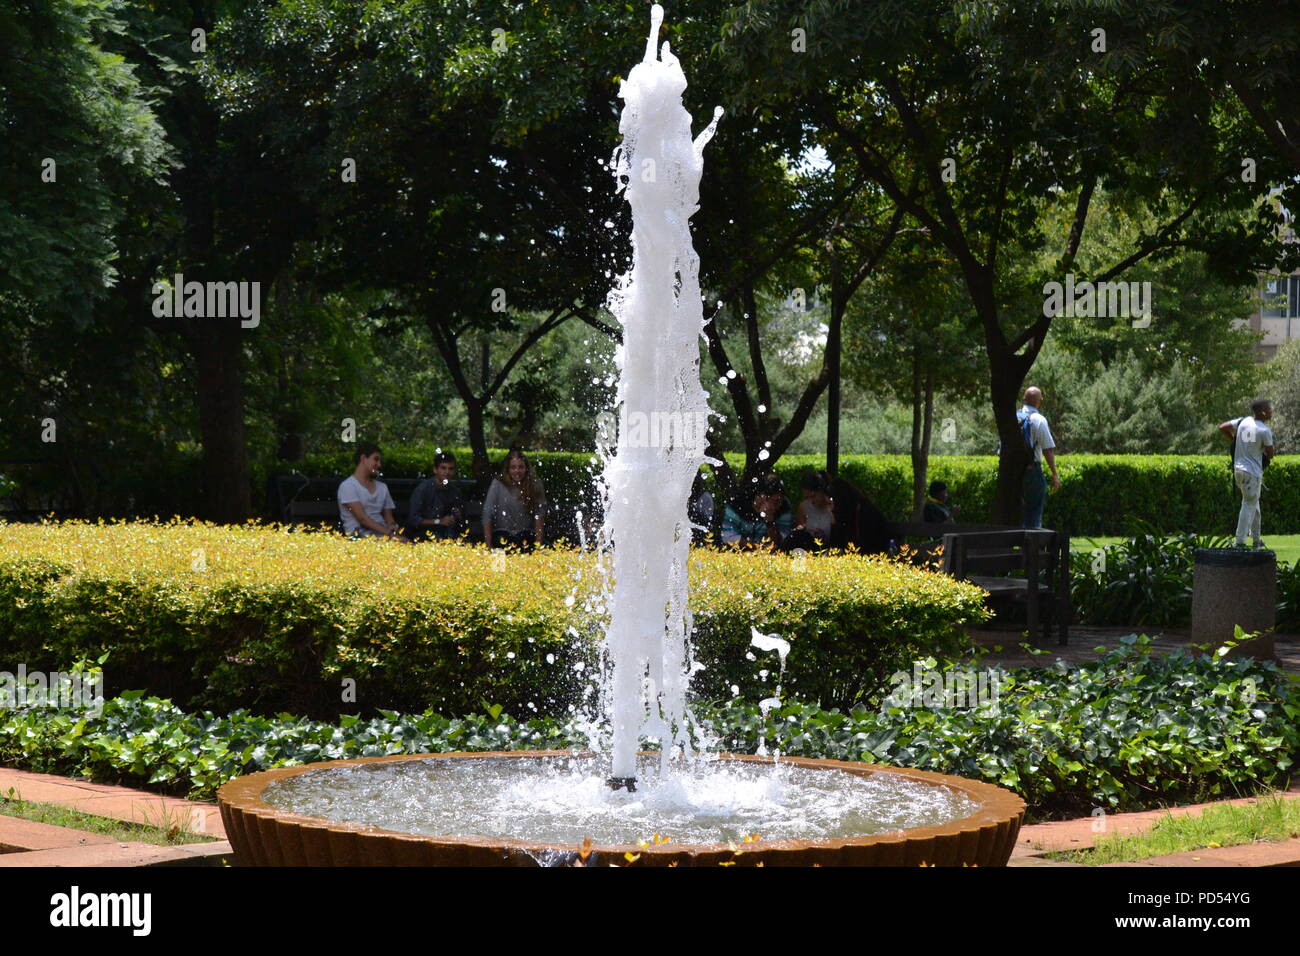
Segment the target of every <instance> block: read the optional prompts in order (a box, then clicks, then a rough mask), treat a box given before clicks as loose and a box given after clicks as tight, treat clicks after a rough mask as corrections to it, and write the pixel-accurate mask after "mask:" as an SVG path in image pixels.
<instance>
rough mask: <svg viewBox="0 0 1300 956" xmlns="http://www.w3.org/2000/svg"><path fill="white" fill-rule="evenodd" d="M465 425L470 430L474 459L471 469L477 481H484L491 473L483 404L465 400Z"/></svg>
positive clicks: (471, 449) (470, 444)
mask: <svg viewBox="0 0 1300 956" xmlns="http://www.w3.org/2000/svg"><path fill="white" fill-rule="evenodd" d="M465 424H466V427H467V428H468V430H469V447H470V453H471V456H472V458H473V463H472V464H471V465H470V468H471V470H472V472H473V474H474V477H475V479H477V480H479V481H482V480H483V479H485V478H486V477H487V476H488V472H489V471H491V468H492V464H491V462H489V461H488V451H487V432H486V430H485V429H484V427H483V403H482V402H480V401H478V400H477V399H473V398H466V399H465Z"/></svg>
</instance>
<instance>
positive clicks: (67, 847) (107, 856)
mask: <svg viewBox="0 0 1300 956" xmlns="http://www.w3.org/2000/svg"><path fill="white" fill-rule="evenodd" d="M10 790H12V791H13V795H14V796H16V797H19V798H21V799H23V800H30V801H32V802H33V803H51V804H55V805H56V806H61V807H68V808H70V809H73V810H80V811H81V812H83V813H90V814H94V815H95V816H101V817H109V818H111V819H114V820H122V821H125V822H127V823H147V824H151V825H153V826H170V825H172V824H179V825H181V826H182V827H184V828H185V829H187V830H190V831H191V832H196V833H206V834H208V835H209V836H215V837H225V835H226V831H225V828H224V827H223V826H222V823H221V815H220V812H219V811H218V809H217V806H216V805H215V804H211V803H196V802H194V801H191V800H181V799H179V798H177V797H163V796H159V795H158V794H156V793H147V792H145V791H142V790H132V789H130V788H128V787H115V786H110V785H108V784H102V783H90V782H89V781H86V780H73V779H69V778H67V777H58V776H54V775H53V774H46V773H32V772H31V771H28V770H12V769H9V768H5V767H0V795H8V794H9V792H10ZM230 856H231V848H230V843H229V842H228V841H226V840H224V839H219V840H217V841H215V842H212V843H188V844H184V845H181V846H154V845H152V844H149V843H137V842H134V841H128V842H122V841H120V840H115V839H113V838H112V837H109V836H105V835H104V834H101V833H87V832H84V831H81V830H75V829H72V828H70V827H59V826H51V825H50V824H47V823H34V822H32V821H31V820H20V819H18V818H17V817H6V816H0V868H3V867H22V866H195V865H200V864H211V863H220V862H222V861H223V860H226V859H228V858H229V857H230Z"/></svg>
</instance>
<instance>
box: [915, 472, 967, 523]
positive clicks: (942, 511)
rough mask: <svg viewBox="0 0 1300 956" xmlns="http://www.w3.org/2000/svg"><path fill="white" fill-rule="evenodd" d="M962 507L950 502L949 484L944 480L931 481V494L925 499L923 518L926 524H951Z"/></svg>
mask: <svg viewBox="0 0 1300 956" xmlns="http://www.w3.org/2000/svg"><path fill="white" fill-rule="evenodd" d="M959 511H961V507H960V506H957V507H954V506H952V505H950V504H948V486H947V485H946V484H944V483H943V482H942V481H932V482H930V494H929V497H928V498H926V499H925V510H924V512H923V513H922V515H921V520H922V521H924V522H925V523H926V524H951V523H952V522H953V521H955V520H956V518H957V512H959Z"/></svg>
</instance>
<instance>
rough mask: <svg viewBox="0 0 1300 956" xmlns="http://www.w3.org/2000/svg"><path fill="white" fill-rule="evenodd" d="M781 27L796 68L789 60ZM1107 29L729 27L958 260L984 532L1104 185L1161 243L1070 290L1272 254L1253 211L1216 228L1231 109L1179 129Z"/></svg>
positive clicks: (884, 23)
mask: <svg viewBox="0 0 1300 956" xmlns="http://www.w3.org/2000/svg"><path fill="white" fill-rule="evenodd" d="M1123 12H1125V13H1127V12H1129V9H1128V8H1125V9H1124V11H1123ZM796 24H797V25H798V26H799V27H800V28H802V29H805V30H806V32H807V37H808V51H809V52H808V55H806V56H792V55H791V52H790V49H789V45H788V42H787V40H788V36H789V29H788V28H789V27H792V26H794V25H796ZM1117 25H1118V26H1120V27H1121V29H1114V28H1115V27H1116V26H1117ZM1122 26H1123V21H1122V20H1121V19H1120V18H1119V15H1118V14H1117V13H1115V12H1114V11H1111V10H1109V9H1107V10H1100V11H1099V10H1096V9H1094V8H1091V7H1089V8H1073V7H1062V6H1060V5H1058V4H1053V3H1048V2H1045V0H1044V2H1032V3H1028V4H1018V5H1017V6H1016V7H1015V8H1014V9H1012V8H1007V7H1002V6H999V5H993V4H968V3H915V2H905V0H894V2H881V3H874V4H857V3H850V2H817V3H809V2H799V0H751V2H749V3H745V4H743V5H740V6H739V7H737V8H736V11H735V13H734V15H733V18H732V22H731V24H730V25H729V27H728V35H727V38H726V41H725V43H726V45H727V47H728V49H729V51H730V52H731V53H732V55H733V57H734V59H735V62H736V63H737V65H738V68H740V69H743V70H744V71H745V72H746V73H747V75H748V76H749V78H750V80H751V83H750V87H751V88H754V89H756V90H758V91H760V92H759V94H757V95H764V96H767V97H771V98H775V100H776V101H778V102H781V103H784V104H785V108H786V109H788V110H796V109H800V108H806V109H809V110H810V111H812V112H813V114H814V121H815V123H816V124H817V126H818V127H819V129H820V131H821V132H822V134H824V135H827V136H833V137H835V138H836V139H837V140H839V141H841V142H843V143H844V144H845V146H846V147H847V149H848V150H849V151H851V153H852V155H853V157H854V160H855V162H856V163H857V166H858V168H859V169H860V170H861V171H862V172H863V173H864V174H865V175H866V176H868V177H869V178H870V179H871V180H872V181H873V182H875V183H877V184H878V185H879V186H880V187H881V188H882V189H883V190H884V191H885V193H886V194H887V195H888V196H889V198H890V199H892V200H893V201H894V202H895V203H897V204H898V205H899V207H900V208H901V209H903V210H904V211H905V212H906V214H907V215H908V217H909V218H910V220H911V224H912V225H916V226H919V227H923V228H925V229H926V230H928V232H929V234H930V235H931V236H932V237H933V238H934V239H935V241H937V242H939V243H940V244H942V246H943V247H944V248H945V249H946V250H947V252H948V254H949V255H951V257H952V258H953V260H954V261H955V262H956V263H957V267H958V269H959V270H960V272H961V275H962V277H963V281H964V284H965V287H966V292H967V294H968V296H969V298H970V302H971V305H972V307H973V309H974V311H975V314H976V315H977V316H978V318H979V320H980V323H981V326H982V330H983V338H984V347H985V351H986V354H987V359H988V372H989V400H990V404H991V407H992V410H993V414H994V420H995V422H996V425H997V430H998V435H999V438H1000V440H1001V454H1000V458H999V465H998V486H997V494H996V499H995V519H996V520H999V521H1004V522H1012V521H1014V520H1016V516H1017V514H1018V513H1019V510H1020V505H1019V497H1020V484H1021V478H1022V475H1023V472H1024V468H1025V466H1026V464H1027V463H1028V451H1027V450H1026V449H1025V447H1024V443H1023V441H1021V440H1020V436H1019V428H1018V424H1017V421H1016V409H1017V406H1018V400H1019V397H1020V391H1021V387H1022V385H1023V384H1024V380H1025V376H1026V374H1027V373H1028V371H1029V369H1030V368H1031V367H1032V365H1033V362H1034V358H1035V357H1036V356H1037V354H1038V352H1039V350H1041V348H1042V347H1043V344H1044V342H1045V341H1046V338H1047V334H1048V331H1049V330H1050V328H1051V326H1052V321H1053V318H1054V316H1053V315H1052V314H1051V312H1050V310H1049V309H1047V308H1045V307H1044V305H1045V303H1044V293H1043V289H1044V286H1045V283H1046V282H1047V281H1050V280H1053V279H1057V280H1060V279H1064V278H1065V277H1066V276H1067V275H1070V274H1073V273H1074V271H1075V269H1076V267H1077V257H1078V253H1079V248H1080V243H1081V242H1082V240H1083V238H1084V236H1085V235H1086V233H1087V232H1088V230H1089V228H1090V227H1091V226H1092V225H1094V224H1095V221H1096V219H1095V216H1094V215H1093V210H1092V201H1093V198H1094V196H1095V195H1096V193H1097V191H1098V189H1099V188H1103V187H1104V188H1108V189H1110V190H1111V191H1114V192H1123V193H1125V194H1126V195H1131V196H1135V197H1140V198H1142V199H1143V200H1144V201H1145V202H1147V204H1148V205H1149V207H1150V209H1151V210H1152V211H1153V213H1154V214H1155V215H1156V216H1157V221H1158V226H1157V227H1156V228H1155V229H1154V230H1152V231H1150V232H1143V233H1142V234H1141V235H1140V236H1139V237H1137V238H1136V240H1135V241H1133V242H1132V243H1130V244H1129V245H1127V246H1125V247H1123V248H1119V249H1115V250H1112V255H1111V257H1110V259H1109V260H1108V261H1107V262H1106V263H1105V264H1104V265H1101V266H1099V267H1097V269H1096V271H1093V272H1089V273H1087V274H1085V275H1081V276H1078V278H1079V279H1081V280H1087V281H1089V282H1092V283H1102V282H1110V281H1113V280H1117V279H1118V278H1120V277H1121V276H1125V275H1126V274H1127V272H1128V270H1130V269H1131V268H1132V267H1133V266H1134V265H1136V264H1137V263H1140V262H1142V261H1143V260H1145V259H1147V258H1148V257H1150V256H1152V255H1153V254H1156V253H1159V252H1162V251H1164V250H1168V249H1173V248H1195V249H1201V250H1202V251H1204V252H1206V253H1208V254H1212V255H1213V257H1214V259H1215V262H1216V265H1217V267H1218V268H1219V269H1220V270H1221V271H1222V272H1224V273H1233V274H1235V275H1236V276H1238V277H1239V278H1242V279H1244V278H1245V276H1247V275H1248V274H1249V273H1250V271H1252V269H1253V268H1255V267H1256V266H1257V265H1258V264H1259V263H1261V262H1267V261H1268V260H1269V259H1271V258H1275V257H1276V255H1277V236H1276V227H1277V225H1278V223H1277V220H1276V218H1275V217H1270V216H1269V215H1268V213H1267V211H1266V210H1265V209H1264V208H1263V207H1262V206H1261V207H1260V210H1261V212H1260V215H1259V217H1258V218H1257V219H1256V220H1254V221H1252V222H1251V223H1250V225H1249V226H1248V227H1245V228H1242V227H1241V226H1240V225H1239V221H1237V220H1234V221H1233V222H1232V224H1231V225H1230V226H1229V227H1227V228H1220V227H1219V225H1220V224H1219V223H1218V222H1217V221H1216V216H1218V215H1220V214H1221V212H1222V211H1223V210H1225V209H1243V208H1249V207H1252V206H1253V205H1255V204H1256V202H1257V200H1258V198H1259V196H1260V193H1259V190H1258V188H1256V187H1249V188H1245V185H1246V184H1243V183H1242V182H1241V180H1240V178H1239V177H1238V173H1239V172H1240V168H1241V166H1240V162H1239V157H1240V155H1241V153H1240V147H1241V146H1242V143H1243V139H1242V138H1241V134H1240V131H1239V128H1238V127H1235V126H1229V128H1227V130H1226V132H1225V129H1224V128H1223V126H1222V124H1219V123H1218V120H1219V119H1220V118H1221V114H1222V111H1223V110H1224V109H1227V108H1228V107H1227V106H1225V104H1223V103H1222V102H1218V101H1214V100H1211V101H1210V102H1209V103H1208V104H1207V105H1208V110H1207V112H1206V113H1205V114H1204V115H1200V116H1199V117H1198V119H1199V122H1198V124H1197V125H1188V116H1187V114H1186V112H1185V111H1183V110H1181V109H1179V110H1178V111H1175V110H1173V109H1172V107H1171V106H1170V102H1169V101H1170V100H1171V99H1173V98H1174V97H1175V92H1174V91H1171V90H1168V89H1163V88H1160V87H1159V86H1158V85H1155V87H1154V88H1153V86H1152V84H1148V83H1147V82H1146V78H1145V71H1146V70H1147V68H1148V67H1149V66H1150V65H1151V61H1152V59H1153V53H1152V50H1151V49H1150V47H1149V41H1148V38H1147V37H1146V36H1145V35H1144V34H1143V33H1142V32H1140V31H1133V30H1128V31H1125V30H1123V29H1122ZM1107 27H1110V28H1111V29H1110V30H1109V31H1108V32H1104V33H1103V34H1101V35H1099V34H1097V33H1096V32H1095V31H1097V30H1102V31H1106V28H1107ZM827 91H830V93H831V94H832V96H831V97H829V98H828V97H827V96H826V95H825V94H826V92H827ZM1203 105H1205V104H1203ZM1171 167H1172V170H1176V173H1177V174H1176V175H1171ZM1062 207H1064V208H1068V209H1070V210H1071V213H1070V219H1069V222H1070V225H1069V230H1068V233H1067V234H1066V236H1065V237H1064V240H1063V242H1062V244H1061V246H1060V247H1059V253H1058V255H1057V257H1056V259H1055V262H1054V263H1053V265H1052V267H1051V268H1050V269H1048V270H1044V271H1043V272H1040V273H1039V274H1037V275H1032V274H1024V273H1021V272H1018V271H1017V270H1016V268H1015V267H1014V263H1015V262H1016V260H1017V259H1018V258H1020V257H1021V255H1020V254H1021V253H1022V252H1023V250H1024V249H1026V248H1028V249H1033V248H1035V247H1036V246H1037V245H1038V244H1039V242H1040V236H1041V233H1042V230H1043V227H1044V225H1045V223H1046V222H1048V221H1050V219H1051V217H1052V216H1053V215H1055V214H1056V210H1057V209H1058V208H1062Z"/></svg>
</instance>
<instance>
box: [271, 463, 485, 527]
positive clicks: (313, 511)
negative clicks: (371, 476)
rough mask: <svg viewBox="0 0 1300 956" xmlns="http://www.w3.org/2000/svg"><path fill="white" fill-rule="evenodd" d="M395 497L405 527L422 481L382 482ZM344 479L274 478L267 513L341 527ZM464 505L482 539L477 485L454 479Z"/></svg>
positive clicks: (290, 521)
mask: <svg viewBox="0 0 1300 956" xmlns="http://www.w3.org/2000/svg"><path fill="white" fill-rule="evenodd" d="M379 480H380V481H382V482H383V483H384V484H385V485H387V486H388V492H389V494H391V495H392V496H393V504H394V505H395V506H396V507H395V508H394V509H393V517H394V518H395V519H396V521H397V523H398V524H399V525H403V526H404V525H405V524H406V516H407V513H408V509H409V507H410V504H411V495H413V494H414V493H415V489H416V488H418V487H419V485H420V483H421V482H423V481H424V480H425V479H423V478H380V479H379ZM342 481H343V479H341V478H309V477H307V476H305V475H273V476H272V477H271V478H270V480H269V482H268V488H267V509H268V510H269V512H270V513H271V516H272V517H273V518H274V519H275V520H277V521H280V522H282V523H284V524H329V525H338V524H339V503H338V490H339V485H340V484H341V483H342ZM452 482H453V484H455V485H456V486H457V487H459V488H460V493H461V497H462V498H463V499H464V501H465V520H466V521H467V522H468V523H469V530H470V535H471V537H472V536H474V535H475V532H476V531H477V535H478V537H479V538H481V537H482V535H483V503H482V502H481V501H476V500H474V498H473V497H472V496H473V494H474V487H475V486H474V481H473V479H470V478H454V479H452Z"/></svg>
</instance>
